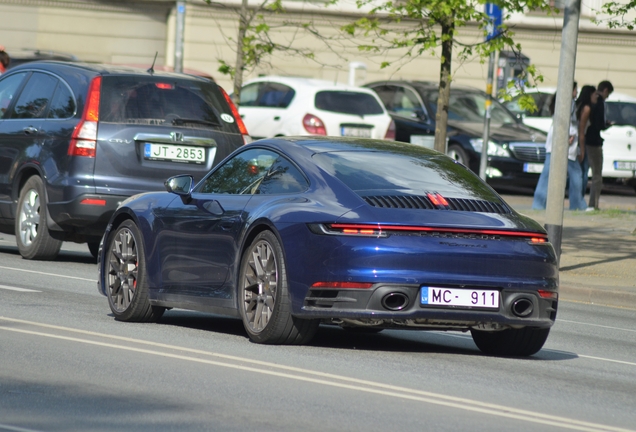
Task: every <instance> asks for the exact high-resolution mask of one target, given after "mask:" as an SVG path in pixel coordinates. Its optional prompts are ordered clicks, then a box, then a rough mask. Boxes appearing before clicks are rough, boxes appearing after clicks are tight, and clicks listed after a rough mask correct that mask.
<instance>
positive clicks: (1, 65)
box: [0, 45, 11, 75]
mask: <svg viewBox="0 0 636 432" xmlns="http://www.w3.org/2000/svg"><path fill="white" fill-rule="evenodd" d="M10 63H11V58H10V57H9V54H7V52H6V51H5V50H4V46H2V45H0V75H2V74H3V73H5V72H6V71H7V69H8V68H9V64H10Z"/></svg>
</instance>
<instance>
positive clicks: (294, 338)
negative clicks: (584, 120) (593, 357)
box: [98, 137, 558, 355]
mask: <svg viewBox="0 0 636 432" xmlns="http://www.w3.org/2000/svg"><path fill="white" fill-rule="evenodd" d="M166 188H167V190H168V192H154V193H145V194H141V195H137V196H134V197H132V198H129V199H128V200H126V201H125V202H123V203H122V205H121V206H120V207H119V208H118V209H117V211H116V212H115V213H114V215H113V216H112V218H111V220H110V223H109V225H108V228H107V230H106V232H105V234H104V238H103V240H102V247H101V250H100V256H99V278H98V285H99V290H100V292H101V293H102V294H104V295H105V296H106V297H107V298H108V302H109V304H110V308H111V310H112V312H113V314H114V316H115V318H116V319H118V320H122V321H155V320H158V319H159V318H160V317H161V316H162V314H163V313H164V311H165V310H166V309H168V308H184V309H193V310H199V311H207V312H211V313H217V314H223V315H229V316H235V317H237V318H241V319H242V320H243V323H244V326H245V329H246V331H247V333H248V335H249V337H250V338H251V339H252V340H253V341H255V342H259V343H270V344H301V343H306V342H308V341H309V340H310V339H311V338H312V336H313V335H314V334H315V332H316V331H317V329H318V326H319V324H320V323H326V324H336V325H340V326H342V327H344V328H347V329H351V328H358V329H366V330H368V331H370V332H373V331H379V330H381V329H386V328H401V329H420V330H431V329H435V330H458V331H470V332H471V334H472V336H473V339H474V341H475V343H476V345H477V346H478V347H479V348H480V349H481V350H482V351H483V352H486V353H489V354H497V355H532V354H534V353H536V352H537V351H539V350H540V349H541V347H542V346H543V344H544V343H545V341H546V339H547V337H548V333H549V331H550V327H551V326H552V324H553V323H554V320H555V317H556V312H557V302H558V268H557V258H556V255H555V252H554V249H553V247H552V245H551V244H550V243H549V242H548V239H547V235H546V232H545V230H544V229H543V228H542V227H541V226H540V225H539V224H538V223H537V222H535V221H533V220H532V219H530V218H528V217H526V216H523V215H521V214H519V213H517V212H515V211H514V210H513V209H511V208H510V207H509V206H508V205H507V204H506V203H505V202H504V201H503V200H502V199H501V197H499V196H498V195H497V193H496V192H494V191H493V190H492V189H491V188H490V187H489V186H488V185H487V184H486V183H484V182H483V181H482V180H481V179H480V178H479V177H477V176H476V175H475V174H473V173H472V172H471V171H470V170H469V169H467V168H466V167H465V166H463V165H461V164H460V163H457V162H456V161H455V160H453V159H451V158H449V157H447V156H445V155H443V154H440V153H438V152H435V151H433V150H429V149H426V148H424V147H420V146H416V145H411V144H405V143H398V142H392V141H376V140H365V139H346V138H325V137H297V138H273V139H268V140H262V141H258V142H254V143H252V144H249V145H246V146H243V147H242V148H240V149H238V150H236V151H235V152H234V153H232V154H231V155H230V156H229V157H227V158H226V159H225V160H224V161H223V162H221V163H220V164H219V165H218V166H217V167H216V168H214V169H213V170H212V171H211V172H210V173H209V174H208V175H207V176H205V177H204V178H203V180H201V181H200V182H199V183H198V184H196V185H194V183H193V180H192V177H190V176H185V175H184V176H176V177H172V178H170V179H168V180H167V181H166Z"/></svg>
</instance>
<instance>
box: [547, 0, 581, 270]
mask: <svg viewBox="0 0 636 432" xmlns="http://www.w3.org/2000/svg"><path fill="white" fill-rule="evenodd" d="M580 12H581V0H568V2H567V5H566V6H565V11H564V13H563V33H562V36H561V55H560V58H559V76H558V80H557V88H558V91H557V98H556V107H555V113H554V131H553V132H554V139H553V141H552V156H551V161H550V177H549V180H548V200H547V206H546V225H545V228H546V230H547V231H548V238H549V239H550V241H551V242H552V245H553V246H554V249H555V251H556V253H557V258H558V259H559V260H560V258H561V238H562V234H563V200H564V198H565V183H566V178H567V164H568V138H569V135H570V112H571V111H570V110H571V108H572V88H573V86H574V67H575V64H576V46H577V42H578V35H579V17H580Z"/></svg>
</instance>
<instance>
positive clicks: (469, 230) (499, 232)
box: [329, 223, 548, 240]
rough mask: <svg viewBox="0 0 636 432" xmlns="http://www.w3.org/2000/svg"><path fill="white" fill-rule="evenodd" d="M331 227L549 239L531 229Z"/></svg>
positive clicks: (395, 226) (384, 226)
mask: <svg viewBox="0 0 636 432" xmlns="http://www.w3.org/2000/svg"><path fill="white" fill-rule="evenodd" d="M329 227H330V228H337V229H342V230H345V229H351V230H371V229H374V230H379V231H427V232H448V233H461V234H486V235H501V236H510V237H530V238H536V239H545V240H547V238H548V236H547V234H542V233H536V232H529V231H506V230H493V229H473V228H444V227H420V226H403V225H380V224H378V225H364V224H340V223H335V224H330V225H329Z"/></svg>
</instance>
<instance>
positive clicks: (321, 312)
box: [298, 284, 558, 330]
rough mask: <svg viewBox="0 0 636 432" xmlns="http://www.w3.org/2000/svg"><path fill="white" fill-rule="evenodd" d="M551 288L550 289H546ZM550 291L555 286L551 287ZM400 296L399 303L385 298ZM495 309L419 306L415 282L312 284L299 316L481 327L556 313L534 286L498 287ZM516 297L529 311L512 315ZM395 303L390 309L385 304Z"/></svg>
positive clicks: (527, 322) (538, 320) (550, 320)
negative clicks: (360, 286)
mask: <svg viewBox="0 0 636 432" xmlns="http://www.w3.org/2000/svg"><path fill="white" fill-rule="evenodd" d="M551 291H552V290H551ZM552 292H554V293H555V294H556V293H557V290H556V289H554V291H552ZM396 295H398V296H401V298H402V299H403V300H404V303H403V304H396V303H395V302H394V303H390V302H389V303H388V304H387V299H388V298H390V297H393V298H395V296H396ZM499 295H500V302H499V308H498V309H496V310H485V309H480V308H457V307H439V306H434V307H432V306H423V305H421V304H420V286H419V285H393V284H379V285H378V286H375V287H373V288H371V289H367V290H360V289H358V290H337V289H335V290H334V289H329V290H327V289H321V290H319V289H311V290H310V291H309V292H308V294H307V296H306V298H305V301H304V304H303V307H302V310H301V313H299V314H298V316H301V317H303V318H321V319H331V320H335V321H343V322H345V323H346V322H348V323H351V324H357V325H366V326H373V327H378V328H401V327H416V328H441V329H469V328H481V329H490V330H497V329H502V328H508V327H543V328H545V327H550V326H552V324H554V320H555V318H556V313H557V305H558V300H557V299H546V298H542V297H540V296H539V295H538V294H537V292H536V291H526V290H515V289H513V290H511V289H501V290H500V291H499ZM519 300H521V301H528V302H530V304H531V305H532V306H531V308H532V312H531V313H529V314H528V315H526V316H523V317H520V316H517V315H516V314H515V313H514V311H513V309H514V306H513V305H515V304H516V302H518V301H519ZM396 305H397V306H399V307H400V308H399V310H390V309H389V308H388V307H387V306H396Z"/></svg>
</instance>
